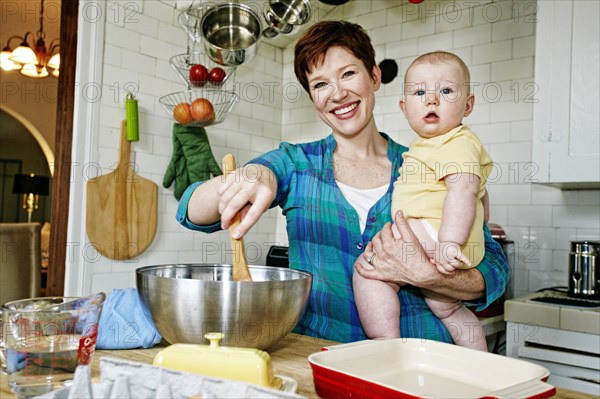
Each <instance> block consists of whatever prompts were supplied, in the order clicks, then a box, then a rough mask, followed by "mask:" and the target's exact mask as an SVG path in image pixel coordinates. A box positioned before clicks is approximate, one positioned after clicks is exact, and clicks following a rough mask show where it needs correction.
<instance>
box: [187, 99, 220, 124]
mask: <svg viewBox="0 0 600 399" xmlns="http://www.w3.org/2000/svg"><path fill="white" fill-rule="evenodd" d="M190 113H191V115H192V118H194V120H196V121H200V122H211V121H212V120H214V119H215V109H214V108H213V105H212V104H211V103H210V101H208V100H207V99H206V98H197V99H195V100H194V101H193V102H192V105H191V106H190Z"/></svg>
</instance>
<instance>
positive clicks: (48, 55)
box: [0, 0, 60, 78]
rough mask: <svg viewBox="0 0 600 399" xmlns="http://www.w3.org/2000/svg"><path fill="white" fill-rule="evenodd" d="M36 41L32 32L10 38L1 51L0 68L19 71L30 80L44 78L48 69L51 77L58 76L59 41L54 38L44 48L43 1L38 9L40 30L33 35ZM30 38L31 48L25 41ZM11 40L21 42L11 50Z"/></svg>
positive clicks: (42, 0) (47, 73)
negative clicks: (50, 69) (50, 71)
mask: <svg viewBox="0 0 600 399" xmlns="http://www.w3.org/2000/svg"><path fill="white" fill-rule="evenodd" d="M35 37H36V38H37V40H35V39H34V34H33V33H32V32H27V33H25V36H11V37H10V38H9V39H8V42H7V43H6V46H5V47H4V48H3V49H2V53H1V55H0V68H2V69H4V70H5V71H11V70H16V69H20V72H21V74H22V75H25V76H29V77H31V78H45V77H46V76H48V75H49V74H50V73H49V72H48V68H52V69H53V71H52V75H53V76H58V73H59V72H58V69H59V67H60V53H59V47H60V43H59V39H58V38H56V39H54V40H52V41H51V42H50V45H49V47H46V42H45V40H44V39H45V38H46V33H45V32H44V0H41V7H40V29H39V30H38V31H37V33H36V34H35ZM29 38H31V40H32V43H33V40H35V43H33V44H34V45H33V46H30V45H29V42H28V41H27V40H28V39H29ZM13 39H19V40H21V44H20V45H19V46H18V47H17V48H15V49H14V50H11V48H10V42H11V41H12V40H13Z"/></svg>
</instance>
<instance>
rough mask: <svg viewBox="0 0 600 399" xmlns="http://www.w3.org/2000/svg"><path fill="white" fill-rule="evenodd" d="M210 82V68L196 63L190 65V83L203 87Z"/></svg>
mask: <svg viewBox="0 0 600 399" xmlns="http://www.w3.org/2000/svg"><path fill="white" fill-rule="evenodd" d="M206 82H208V69H206V67H205V66H204V65H201V64H194V65H192V66H191V67H190V83H191V84H192V86H196V87H202V86H204V85H205V84H206Z"/></svg>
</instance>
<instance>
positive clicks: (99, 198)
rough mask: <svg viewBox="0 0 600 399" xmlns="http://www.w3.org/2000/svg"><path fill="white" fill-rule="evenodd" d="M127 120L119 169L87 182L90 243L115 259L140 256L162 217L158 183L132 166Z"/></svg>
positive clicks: (122, 132) (87, 217) (123, 125)
mask: <svg viewBox="0 0 600 399" xmlns="http://www.w3.org/2000/svg"><path fill="white" fill-rule="evenodd" d="M126 128H127V126H126V122H125V121H122V122H121V146H120V149H119V152H120V155H119V163H118V165H117V168H116V169H115V170H114V171H113V172H111V173H109V174H106V175H102V176H98V177H95V178H93V179H90V180H89V181H88V182H87V187H86V189H87V202H86V204H87V205H86V206H87V208H86V231H87V235H88V239H89V240H90V243H91V244H92V245H93V246H94V247H95V248H96V249H97V250H98V252H100V253H101V254H102V255H104V256H106V257H108V258H111V259H130V258H133V257H136V256H138V255H139V254H141V253H142V252H144V250H146V248H148V246H149V245H150V244H151V243H152V240H153V239H154V235H155V234H156V225H157V219H158V186H157V185H156V183H154V182H152V181H150V180H148V179H145V178H143V177H142V176H140V175H138V174H137V173H136V172H135V167H134V166H135V165H130V161H129V152H130V143H129V141H127V137H126V131H127V129H126Z"/></svg>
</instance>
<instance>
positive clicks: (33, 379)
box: [2, 293, 106, 398]
mask: <svg viewBox="0 0 600 399" xmlns="http://www.w3.org/2000/svg"><path fill="white" fill-rule="evenodd" d="M105 298H106V296H105V294H104V293H98V294H94V295H91V296H88V297H46V298H29V299H22V300H18V301H12V302H7V303H5V304H4V305H3V306H2V346H3V348H2V355H3V359H2V360H3V362H2V368H3V370H4V371H5V372H6V373H7V374H8V384H9V386H10V389H11V390H12V391H13V392H14V393H15V394H16V395H17V397H20V398H27V397H31V396H36V395H41V394H43V393H46V392H50V391H52V390H54V389H56V388H59V387H61V386H63V385H65V384H68V382H69V381H70V380H71V379H72V378H73V375H74V373H75V368H76V367H77V366H79V365H87V364H90V363H91V361H92V355H93V353H94V350H95V347H96V338H97V336H98V320H99V319H100V312H101V310H102V304H103V303H104V300H105Z"/></svg>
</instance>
